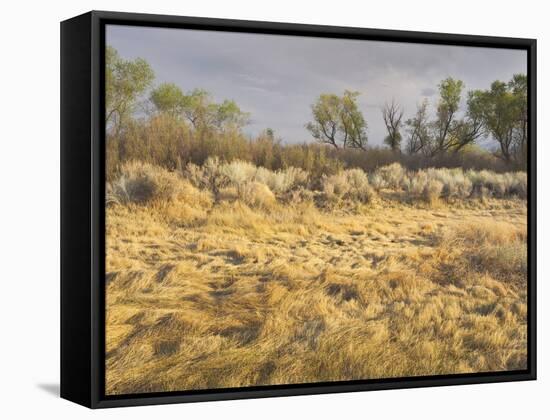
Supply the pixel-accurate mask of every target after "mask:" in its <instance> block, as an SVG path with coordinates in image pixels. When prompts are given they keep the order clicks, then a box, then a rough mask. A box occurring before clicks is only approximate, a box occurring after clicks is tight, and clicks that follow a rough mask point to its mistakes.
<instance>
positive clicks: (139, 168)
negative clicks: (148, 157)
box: [107, 161, 181, 204]
mask: <svg viewBox="0 0 550 420" xmlns="http://www.w3.org/2000/svg"><path fill="white" fill-rule="evenodd" d="M120 172H121V173H120V176H119V177H118V178H117V179H116V180H114V181H112V182H110V183H108V184H107V203H118V204H127V203H140V204H143V203H147V202H150V201H155V200H159V201H170V200H172V199H174V198H175V197H176V196H177V195H178V194H179V193H180V192H181V180H180V178H179V176H178V175H177V174H176V173H174V172H169V171H167V170H166V169H163V168H161V167H158V166H153V165H151V164H149V163H143V162H136V161H134V162H128V163H125V164H123V165H122V167H121V170H120Z"/></svg>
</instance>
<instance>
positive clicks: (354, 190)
mask: <svg viewBox="0 0 550 420" xmlns="http://www.w3.org/2000/svg"><path fill="white" fill-rule="evenodd" d="M322 187H323V192H324V194H325V197H326V198H327V199H328V200H329V201H336V200H339V199H349V200H357V201H360V202H362V203H368V202H369V201H370V200H371V199H372V197H373V195H374V190H373V188H372V187H371V186H370V184H369V179H368V176H367V174H366V173H365V172H363V171H362V170H361V169H348V170H345V171H342V172H340V173H338V174H335V175H330V176H324V177H323V178H322Z"/></svg>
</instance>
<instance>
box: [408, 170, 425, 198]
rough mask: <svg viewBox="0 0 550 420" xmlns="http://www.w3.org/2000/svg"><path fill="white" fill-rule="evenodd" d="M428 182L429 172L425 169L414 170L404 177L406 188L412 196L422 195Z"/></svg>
mask: <svg viewBox="0 0 550 420" xmlns="http://www.w3.org/2000/svg"><path fill="white" fill-rule="evenodd" d="M427 184H428V174H427V173H426V171H423V170H419V171H417V172H413V173H411V175H410V176H407V177H406V178H404V179H403V186H404V189H405V191H406V192H407V193H408V194H409V195H410V196H411V197H412V198H417V197H421V196H422V195H423V194H424V189H425V188H426V185H427Z"/></svg>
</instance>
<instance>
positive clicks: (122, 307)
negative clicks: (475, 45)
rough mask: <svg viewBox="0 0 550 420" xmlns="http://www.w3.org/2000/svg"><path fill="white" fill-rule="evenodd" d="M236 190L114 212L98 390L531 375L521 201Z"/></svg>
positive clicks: (190, 193)
mask: <svg viewBox="0 0 550 420" xmlns="http://www.w3.org/2000/svg"><path fill="white" fill-rule="evenodd" d="M233 169H238V168H233ZM232 174H233V175H232V176H236V177H238V176H239V175H238V174H239V171H234V172H233V173H232ZM202 176H203V174H201V177H202ZM262 176H266V174H263V175H262ZM380 176H382V174H380ZM359 178H361V177H359ZM245 181H246V183H245V184H243V185H245V186H244V187H242V188H238V185H227V186H224V188H225V189H221V190H220V191H217V194H216V195H217V197H215V196H214V195H215V194H214V193H213V192H212V191H209V190H208V189H203V190H199V189H197V188H196V187H193V186H192V185H191V184H190V183H189V182H187V181H183V180H181V179H180V182H181V184H182V185H181V192H180V193H178V194H177V195H174V196H171V198H170V200H155V201H151V202H148V203H147V204H142V203H140V202H132V200H127V201H125V202H124V203H118V204H117V203H115V204H112V205H109V206H108V208H107V296H106V298H107V314H106V316H107V326H106V328H107V329H106V331H107V340H106V341H107V342H106V344H107V349H106V350H107V359H106V389H107V393H108V394H121V393H137V392H154V391H173V390H189V389H205V388H218V387H242V386H252V385H271V384H290V383H305V382H318V381H337V380H349V379H370V378H382V377H400V376H412V375H435V374H451V373H465V372H483V371H502V370H512V369H523V368H525V367H526V352H527V348H526V333H527V331H526V323H527V320H526V311H527V306H526V205H525V201H523V200H520V199H518V198H510V199H494V198H490V197H489V198H486V199H484V200H483V201H480V200H477V199H468V200H462V201H455V202H452V204H451V203H450V202H447V201H441V202H439V203H438V204H437V208H434V207H433V206H431V205H430V204H428V203H425V202H423V201H414V202H408V201H405V200H393V199H388V198H387V197H386V196H385V195H384V194H380V196H379V197H378V198H377V199H376V200H368V201H369V203H368V204H362V203H356V205H354V206H338V207H330V210H329V209H328V208H325V207H318V206H315V205H314V200H313V199H312V198H311V196H310V195H308V194H309V193H311V192H309V193H305V192H304V191H309V190H303V189H296V190H294V192H293V194H296V196H297V197H298V196H300V197H302V196H303V199H297V200H292V199H290V200H287V201H283V200H282V199H281V197H280V196H277V197H275V195H273V193H271V190H270V189H269V188H267V187H266V186H265V185H264V184H261V183H259V182H257V178H254V179H249V178H247V179H246V180H245ZM332 181H334V184H335V185H337V184H338V181H339V180H338V179H333V180H332ZM356 181H357V182H363V183H364V182H366V181H365V180H363V179H362V178H361V179H358V180H357V179H356ZM273 182H277V181H273ZM391 182H396V183H398V180H396V178H395V177H393V178H392V181H391ZM439 182H440V183H442V181H439ZM479 182H485V183H487V182H489V181H487V180H485V181H479ZM365 185H366V184H365ZM327 188H329V187H327ZM330 188H332V187H330ZM330 188H329V189H330ZM336 189H337V188H336ZM178 191H180V190H179V189H178ZM423 191H424V187H422V188H418V193H419V194H422V193H423ZM333 192H334V191H333ZM311 194H313V193H311ZM369 194H370V192H369ZM343 196H345V194H344V195H343ZM339 197H340V196H339ZM137 201H140V200H137Z"/></svg>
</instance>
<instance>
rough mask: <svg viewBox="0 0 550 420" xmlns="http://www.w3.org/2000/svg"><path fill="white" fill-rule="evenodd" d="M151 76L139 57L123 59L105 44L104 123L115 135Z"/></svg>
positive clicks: (151, 73) (149, 68)
mask: <svg viewBox="0 0 550 420" xmlns="http://www.w3.org/2000/svg"><path fill="white" fill-rule="evenodd" d="M153 78H154V72H153V70H152V68H151V66H149V64H148V63H147V62H146V61H145V60H143V59H142V58H136V59H135V60H124V59H123V58H122V57H120V55H119V54H118V52H117V51H116V50H115V49H114V48H113V47H110V46H108V47H107V48H106V50H105V111H106V112H105V124H106V126H112V127H113V129H114V132H115V135H118V134H119V132H120V130H121V128H122V126H123V124H124V122H125V120H126V119H127V118H129V117H130V116H131V115H132V113H133V112H134V108H135V105H136V101H137V99H138V97H139V96H140V95H141V94H142V93H143V92H145V90H146V89H147V88H148V87H149V85H150V84H151V82H152V81H153Z"/></svg>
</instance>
